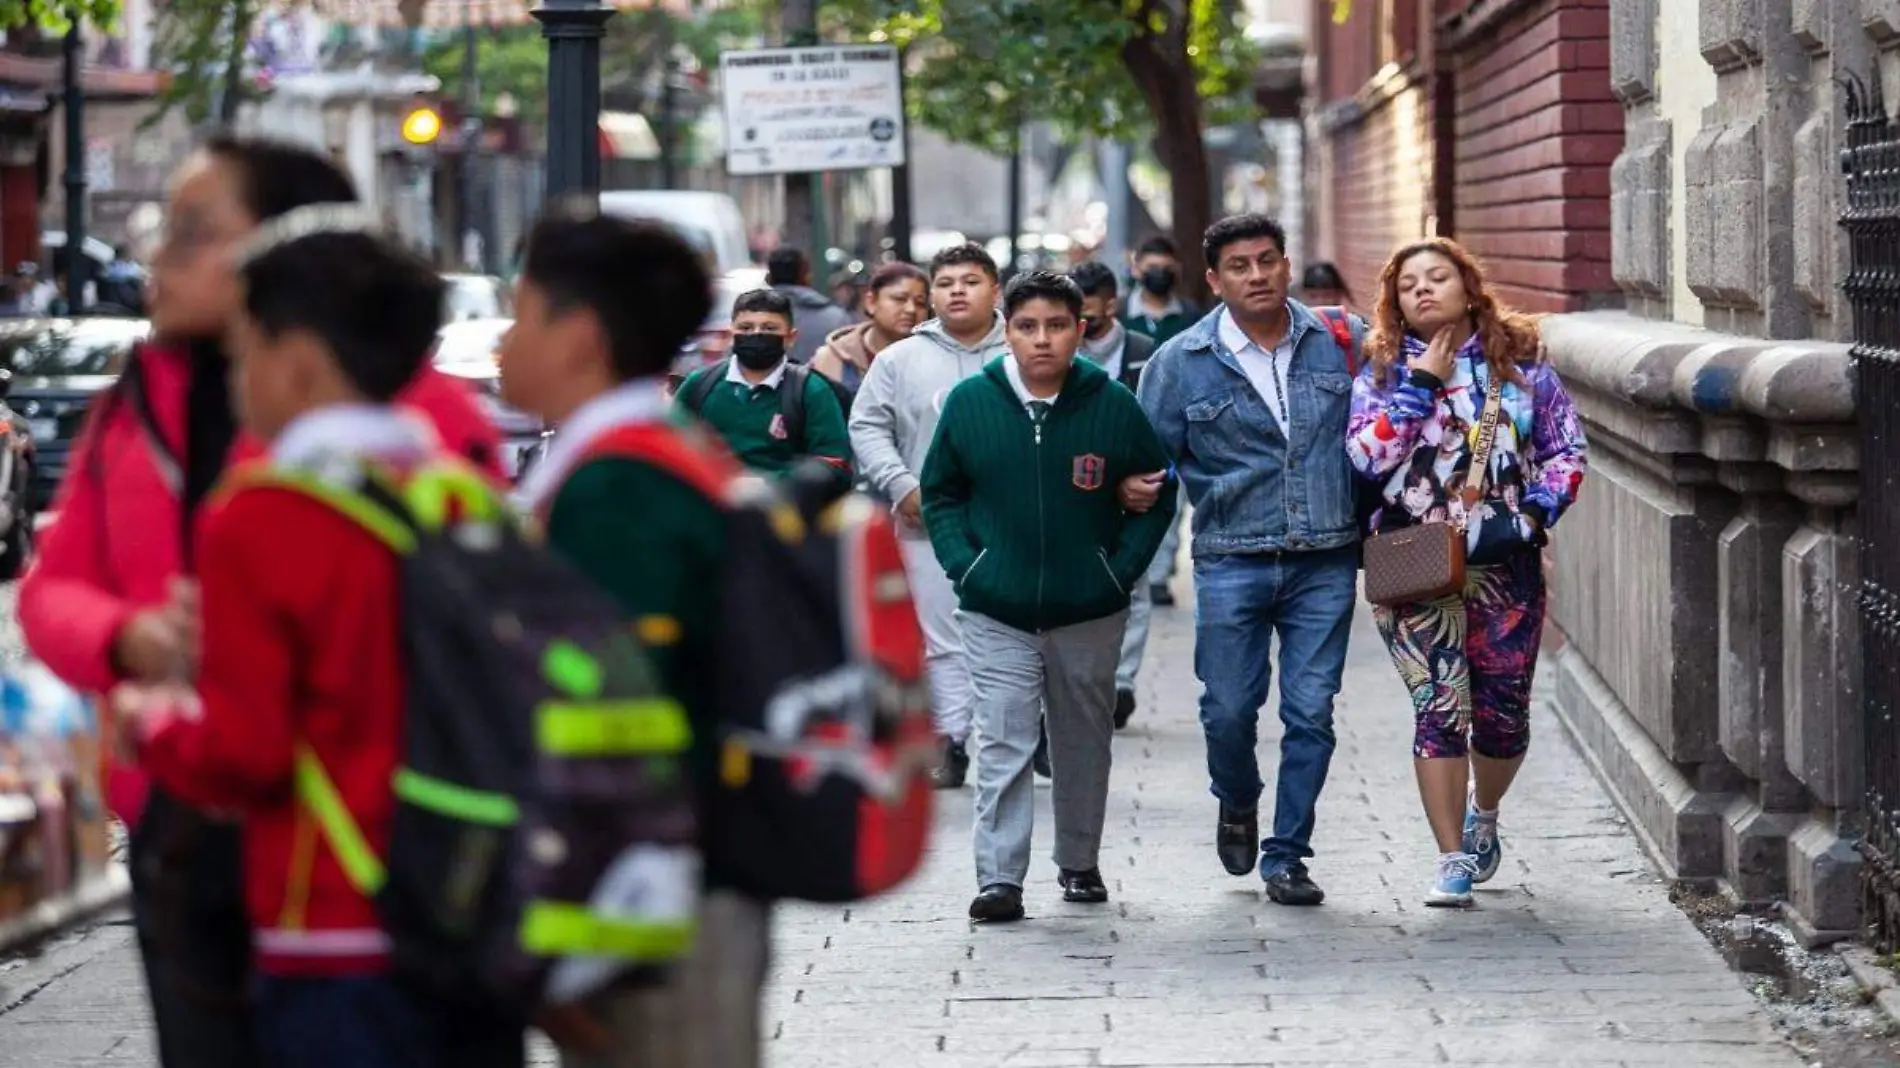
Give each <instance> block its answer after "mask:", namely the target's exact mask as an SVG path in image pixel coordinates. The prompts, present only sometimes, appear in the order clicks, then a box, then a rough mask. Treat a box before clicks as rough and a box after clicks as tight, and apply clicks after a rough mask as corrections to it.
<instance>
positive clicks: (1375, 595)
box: [1365, 374, 1504, 608]
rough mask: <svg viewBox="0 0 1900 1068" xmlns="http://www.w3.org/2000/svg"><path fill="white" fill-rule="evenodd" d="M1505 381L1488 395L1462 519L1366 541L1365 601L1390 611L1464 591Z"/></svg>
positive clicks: (1493, 380) (1496, 383)
mask: <svg viewBox="0 0 1900 1068" xmlns="http://www.w3.org/2000/svg"><path fill="white" fill-rule="evenodd" d="M1503 388H1504V386H1503V382H1502V380H1501V379H1499V377H1498V376H1497V375H1495V374H1494V375H1492V377H1491V385H1490V388H1488V389H1486V390H1485V394H1484V416H1483V419H1482V420H1481V422H1480V423H1479V428H1478V448H1477V450H1476V451H1474V452H1473V453H1472V454H1471V470H1472V471H1475V472H1477V479H1476V481H1475V482H1473V481H1472V479H1471V477H1470V476H1467V477H1466V479H1465V488H1464V491H1463V493H1462V494H1461V497H1462V498H1463V500H1464V515H1463V516H1461V517H1460V518H1459V519H1458V521H1457V522H1455V523H1449V522H1437V523H1421V524H1419V525H1418V526H1415V527H1406V528H1405V529H1403V530H1395V531H1393V532H1392V533H1390V534H1379V535H1375V536H1374V537H1371V538H1368V539H1366V545H1365V559H1366V600H1368V601H1371V602H1372V603H1373V604H1376V605H1381V606H1383V607H1387V608H1392V607H1397V606H1399V605H1406V604H1418V603H1419V602H1421V601H1436V600H1438V599H1440V598H1443V597H1453V596H1457V595H1459V594H1462V593H1463V592H1464V589H1465V521H1466V518H1467V517H1469V516H1470V515H1471V510H1472V509H1473V508H1476V507H1477V506H1478V502H1479V500H1481V499H1482V498H1483V497H1484V483H1485V478H1486V476H1488V475H1489V474H1490V469H1491V446H1492V443H1493V442H1495V441H1496V440H1497V436H1498V413H1499V410H1500V409H1502V408H1503V404H1502V402H1501V394H1502V392H1503Z"/></svg>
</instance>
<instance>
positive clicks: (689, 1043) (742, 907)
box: [561, 890, 771, 1068]
mask: <svg viewBox="0 0 1900 1068" xmlns="http://www.w3.org/2000/svg"><path fill="white" fill-rule="evenodd" d="M770 916H771V907H770V906H769V905H765V904H762V903H760V902H758V901H755V900H753V899H752V898H750V897H747V896H745V895H743V894H735V893H733V892H731V891H729V890H714V891H712V892H710V893H708V894H707V895H706V899H705V901H704V902H703V903H701V905H700V912H699V941H698V944H697V945H696V946H695V947H694V949H693V955H692V956H691V957H689V958H687V960H686V961H685V962H683V963H682V964H680V965H679V966H678V968H677V970H676V971H674V973H673V974H672V975H671V976H670V977H669V978H668V981H667V982H666V983H665V984H663V985H660V986H655V987H642V988H633V989H625V990H612V991H609V992H608V993H606V994H603V995H601V996H600V997H598V998H596V999H595V1000H594V1003H593V1008H594V1011H595V1013H596V1015H597V1016H598V1017H599V1018H600V1020H601V1021H602V1023H604V1024H605V1025H606V1028H607V1031H608V1033H609V1034H610V1035H611V1036H612V1040H613V1041H612V1052H610V1053H608V1054H606V1055H604V1056H590V1055H587V1054H577V1053H569V1052H567V1051H562V1054H561V1064H562V1066H563V1068H758V1066H759V1065H760V1064H761V1063H762V1062H763V1056H764V1054H763V1050H764V1046H763V1041H764V1035H763V1033H762V1030H761V1027H760V1023H759V1014H760V1011H761V1010H760V1007H759V992H760V990H761V989H762V988H763V987H764V985H765V970H766V964H767V961H768V958H769V956H770V953H771V932H770V930H769V923H768V921H769V919H770Z"/></svg>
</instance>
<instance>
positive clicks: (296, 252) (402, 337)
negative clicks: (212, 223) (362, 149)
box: [238, 230, 443, 403]
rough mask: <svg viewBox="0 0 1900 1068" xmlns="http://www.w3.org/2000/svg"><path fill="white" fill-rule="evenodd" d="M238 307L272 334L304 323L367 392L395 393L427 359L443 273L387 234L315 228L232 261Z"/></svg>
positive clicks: (376, 396)
mask: <svg viewBox="0 0 1900 1068" xmlns="http://www.w3.org/2000/svg"><path fill="white" fill-rule="evenodd" d="M238 274H239V276H240V277H241V278H242V279H243V281H244V310H245V311H246V312H247V313H248V314H249V315H250V317H251V318H252V319H254V320H256V322H257V325H258V326H259V328H261V329H262V330H263V332H264V334H265V335H266V336H268V337H278V336H280V335H282V334H283V333H285V332H286V331H290V330H307V331H309V332H310V333H312V334H315V335H316V336H317V337H318V338H320V339H322V341H323V343H324V345H325V346H327V347H328V348H329V349H330V352H331V353H332V355H333V356H334V358H335V360H336V364H337V367H338V369H339V370H341V371H342V372H343V374H344V377H346V378H348V379H349V380H350V384H351V385H353V386H355V387H356V389H357V390H358V391H359V392H361V393H362V394H363V395H364V396H365V397H368V398H369V399H370V400H373V401H376V402H378V403H384V402H387V401H389V400H392V399H393V398H394V397H395V396H396V394H398V393H400V392H402V389H403V387H405V386H407V385H408V384H409V382H410V381H411V380H412V379H414V378H415V377H416V372H417V371H419V370H421V369H422V365H423V363H424V362H425V361H426V360H427V359H428V358H429V349H430V347H431V346H432V345H433V344H434V342H435V333H436V330H437V329H438V328H439V327H440V326H441V324H442V290H443V282H442V279H441V276H439V275H438V274H436V272H435V269H434V268H433V267H431V266H429V264H428V263H427V262H426V261H424V260H423V259H422V258H421V257H420V256H417V255H416V254H415V253H412V252H410V251H408V250H407V249H404V248H402V247H401V246H399V245H397V244H396V243H395V242H393V241H391V240H389V239H388V238H386V237H381V236H378V235H375V234H369V233H364V232H362V231H356V230H345V231H321V232H318V233H315V234H311V235H310V236H308V237H302V238H297V239H295V240H291V241H286V242H284V243H283V244H281V245H277V246H275V247H273V248H271V249H269V250H267V251H265V252H264V253H262V254H261V255H258V256H256V257H254V258H252V259H251V260H249V261H247V262H245V263H244V264H243V265H242V266H240V267H239V268H238Z"/></svg>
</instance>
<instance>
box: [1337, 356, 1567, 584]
mask: <svg viewBox="0 0 1900 1068" xmlns="http://www.w3.org/2000/svg"><path fill="white" fill-rule="evenodd" d="M1424 354H1425V344H1424V343H1423V342H1421V341H1419V340H1418V339H1416V338H1412V337H1407V338H1406V339H1405V347H1404V352H1403V354H1402V355H1401V357H1400V359H1399V360H1397V361H1395V362H1394V365H1393V367H1392V369H1391V371H1390V373H1389V375H1388V376H1387V378H1386V380H1385V381H1384V382H1380V381H1379V380H1378V379H1377V378H1376V377H1375V376H1376V375H1377V372H1376V371H1375V369H1374V368H1373V366H1372V365H1371V364H1370V363H1368V364H1367V365H1366V366H1365V368H1364V369H1362V370H1361V371H1360V374H1359V378H1358V380H1357V381H1356V382H1354V383H1353V394H1352V416H1351V418H1350V419H1349V420H1348V422H1347V425H1346V453H1347V455H1348V457H1349V458H1350V459H1351V461H1352V465H1353V468H1354V469H1355V470H1356V471H1358V473H1359V475H1360V477H1362V478H1366V479H1369V480H1372V481H1374V482H1377V483H1379V484H1380V485H1381V487H1382V489H1383V498H1384V506H1383V507H1382V508H1381V509H1380V510H1379V512H1378V513H1377V514H1376V515H1375V516H1374V517H1373V523H1372V526H1373V530H1375V531H1377V532H1381V533H1384V532H1387V531H1392V530H1398V529H1400V528H1403V527H1408V526H1414V525H1417V524H1420V523H1427V522H1437V521H1444V520H1450V521H1453V522H1458V521H1460V520H1462V521H1463V522H1464V523H1465V525H1466V526H1465V538H1466V541H1465V550H1466V551H1465V558H1466V561H1467V562H1468V563H1471V564H1474V565H1479V566H1482V565H1485V564H1495V563H1499V562H1502V561H1504V560H1507V559H1509V558H1510V557H1511V556H1512V555H1513V554H1514V553H1515V552H1517V551H1521V550H1522V549H1523V548H1524V547H1526V546H1535V545H1541V544H1543V541H1544V534H1543V532H1544V531H1546V530H1548V529H1549V528H1550V527H1551V526H1553V525H1555V524H1556V522H1557V520H1558V519H1559V518H1560V517H1561V516H1562V515H1563V513H1564V511H1565V509H1567V508H1569V507H1570V505H1571V504H1572V503H1573V502H1574V501H1575V500H1576V499H1577V491H1578V489H1579V488H1580V487H1581V486H1582V484H1583V474H1584V469H1585V467H1586V465H1587V456H1586V454H1587V450H1588V446H1587V444H1586V442H1585V441H1584V436H1583V425H1582V423H1581V421H1580V420H1579V419H1578V417H1577V408H1576V405H1575V404H1574V403H1573V402H1572V401H1571V399H1570V394H1569V393H1568V392H1566V391H1565V390H1564V386H1563V382H1562V381H1561V380H1559V379H1558V377H1557V372H1556V370H1555V369H1554V368H1552V367H1551V366H1550V365H1549V364H1548V363H1543V362H1539V363H1536V364H1527V365H1524V366H1523V367H1522V368H1521V371H1522V376H1523V379H1524V384H1522V385H1520V384H1518V383H1516V382H1505V383H1504V388H1503V390H1502V394H1501V402H1502V404H1503V412H1502V413H1501V415H1500V417H1499V419H1498V429H1497V437H1496V440H1495V441H1494V442H1493V444H1492V447H1491V460H1490V463H1489V465H1488V467H1489V472H1488V477H1487V478H1486V480H1485V486H1484V495H1483V497H1482V498H1481V499H1480V503H1479V504H1478V506H1477V507H1476V509H1475V510H1474V512H1473V514H1471V515H1468V516H1467V515H1465V514H1464V503H1463V500H1462V494H1463V492H1464V488H1465V484H1466V481H1467V479H1468V478H1469V477H1470V472H1471V459H1472V453H1473V450H1474V449H1475V447H1476V445H1477V442H1478V434H1479V424H1480V422H1481V418H1480V417H1481V416H1482V414H1483V411H1484V396H1485V391H1486V390H1487V389H1488V388H1489V386H1490V377H1491V376H1490V365H1489V364H1487V363H1486V362H1485V359H1484V351H1483V349H1482V348H1481V347H1480V343H1479V339H1478V337H1477V336H1476V335H1474V336H1473V337H1472V338H1471V339H1470V340H1468V341H1466V342H1465V344H1464V346H1463V347H1462V348H1460V349H1459V350H1458V355H1457V358H1456V359H1455V360H1454V361H1453V368H1454V369H1453V371H1452V375H1451V380H1450V381H1449V382H1445V383H1443V384H1442V385H1440V384H1438V383H1436V381H1435V380H1433V379H1431V378H1430V377H1429V376H1427V379H1426V381H1424V382H1420V381H1416V380H1415V379H1414V376H1413V373H1412V370H1411V364H1412V362H1413V361H1415V360H1417V359H1419V358H1421V357H1422V356H1423V355H1424ZM1533 520H1534V521H1535V522H1533Z"/></svg>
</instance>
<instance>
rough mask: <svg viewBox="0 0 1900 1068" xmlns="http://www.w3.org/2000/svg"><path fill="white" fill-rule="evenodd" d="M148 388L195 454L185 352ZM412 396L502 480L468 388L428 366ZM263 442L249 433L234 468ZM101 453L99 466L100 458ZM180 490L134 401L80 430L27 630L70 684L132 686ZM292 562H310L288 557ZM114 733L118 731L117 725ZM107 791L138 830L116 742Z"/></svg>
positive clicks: (173, 564) (164, 359) (172, 558)
mask: <svg viewBox="0 0 1900 1068" xmlns="http://www.w3.org/2000/svg"><path fill="white" fill-rule="evenodd" d="M133 359H136V360H140V361H142V367H141V370H142V371H143V373H144V376H145V392H146V396H147V397H148V398H149V400H150V404H151V411H152V419H153V421H154V422H155V423H156V424H157V426H158V429H159V431H160V433H161V434H162V436H163V437H164V438H165V441H166V444H167V445H168V446H169V448H170V450H171V452H172V454H173V455H175V456H182V455H183V454H184V451H185V396H186V393H187V390H188V387H189V384H190V383H189V378H190V369H189V365H188V363H187V362H186V358H185V354H184V353H183V352H182V351H180V350H175V349H169V348H166V347H164V346H161V345H156V344H154V345H146V346H142V347H141V348H140V349H139V350H138V352H136V353H135V354H134V355H133ZM402 400H403V401H404V402H405V403H407V404H409V405H411V406H413V407H414V408H415V409H417V410H418V411H421V412H422V413H424V414H426V415H427V416H428V417H429V419H430V420H431V421H432V422H433V423H434V424H435V428H436V432H437V434H438V435H439V436H440V437H441V439H442V443H443V446H444V447H445V448H447V449H450V450H452V451H455V452H458V453H461V454H462V455H464V456H469V457H471V458H473V459H475V460H476V461H477V462H479V463H481V464H482V466H484V467H486V468H489V469H490V470H493V471H494V472H495V473H496V475H497V477H499V476H500V468H499V463H500V458H499V450H500V436H499V435H498V434H497V432H496V431H495V428H494V426H493V424H492V423H490V422H489V420H488V418H487V416H486V415H485V414H484V413H483V412H482V409H481V407H480V406H479V404H478V402H477V401H476V399H475V397H474V396H473V395H472V394H471V393H470V391H469V390H468V388H467V387H466V386H465V385H463V384H462V383H461V382H459V381H458V380H455V379H452V378H450V377H449V376H447V375H444V374H441V373H439V372H437V371H435V370H433V369H429V370H425V371H424V372H423V373H422V374H421V375H420V376H419V377H418V378H417V379H416V381H415V382H414V383H413V384H412V385H411V386H410V388H409V390H408V392H407V393H405V394H404V396H403V397H402ZM259 451H260V450H259V447H258V445H257V443H256V442H254V441H252V440H250V439H249V438H248V437H240V438H239V440H238V443H237V445H236V446H235V447H234V448H233V450H232V453H233V455H232V459H233V461H234V462H236V461H238V460H241V459H244V458H247V457H251V456H255V455H257V453H258V452H259ZM95 452H97V453H98V460H97V461H95V460H94V459H93V454H94V453H95ZM180 508H181V503H180V500H179V489H178V487H177V486H175V485H173V484H171V483H170V482H168V481H167V477H166V474H165V468H164V466H163V465H162V464H161V463H160V462H159V455H158V453H157V452H156V451H155V447H154V445H153V444H152V443H151V442H149V441H148V440H146V437H145V432H144V430H143V429H142V428H141V427H140V425H139V421H138V418H137V416H136V415H134V414H133V412H132V410H131V406H130V405H125V404H114V405H112V406H111V407H110V408H109V409H108V410H107V411H106V414H105V416H104V417H103V419H95V420H91V421H90V422H89V424H88V425H87V427H86V429H85V431H84V432H82V433H81V434H80V437H79V440H78V442H77V443H76V444H75V447H74V449H73V454H72V462H71V465H70V466H69V467H68V468H67V475H66V478H65V480H64V482H63V483H62V484H61V486H60V489H59V495H58V496H57V498H55V500H54V504H53V509H54V511H55V512H56V513H57V520H56V521H55V522H54V523H53V525H52V526H51V527H50V528H48V529H47V530H45V531H43V532H42V533H41V535H40V540H39V545H38V550H37V556H36V557H35V559H34V561H33V563H32V566H31V567H30V568H29V569H28V571H27V574H26V577H25V579H24V580H22V582H21V585H20V598H19V613H20V625H21V628H22V629H23V630H24V631H25V635H26V643H27V646H28V648H30V649H31V650H32V652H33V654H34V655H35V656H37V657H39V658H40V659H41V660H42V661H44V662H45V663H46V665H47V667H49V668H50V669H52V671H53V673H54V674H56V675H58V676H59V677H60V678H62V679H65V680H66V682H67V683H69V684H70V685H72V686H74V687H76V688H78V689H80V690H85V691H88V692H92V693H105V692H106V691H108V690H110V689H111V688H112V686H113V684H115V683H117V682H119V681H120V679H119V677H118V674H117V672H115V671H114V670H113V668H112V644H113V641H114V640H115V638H116V637H117V635H118V633H119V628H121V627H122V626H124V625H125V622H126V620H127V619H128V618H129V617H130V616H131V615H132V614H133V613H134V612H137V611H138V610H140V609H143V608H148V607H150V606H152V605H156V604H160V603H162V602H163V601H164V600H165V598H166V595H167V589H166V585H167V583H169V582H170V581H171V579H172V578H173V577H174V576H176V575H178V574H179V573H180V571H181V569H182V567H183V563H182V558H183V554H182V552H181V549H182V545H181V541H182V538H181V536H180V533H179V527H180V523H181V522H182V520H181V518H180V514H179V510H180ZM283 560H284V562H285V564H286V565H287V566H301V564H302V563H304V562H305V561H300V560H298V559H297V558H296V557H294V556H288V555H286V556H285V557H283ZM105 727H106V729H107V733H108V734H110V731H111V729H112V724H110V723H107V724H105ZM101 750H102V752H104V753H105V754H107V755H106V757H105V759H106V761H107V766H106V770H105V775H106V780H105V781H106V794H107V802H108V804H109V805H110V806H111V808H112V811H113V812H115V813H117V814H118V816H119V818H120V819H122V820H125V821H126V823H127V824H135V823H136V822H137V821H138V817H139V814H140V812H141V811H142V810H143V809H144V805H145V780H144V776H143V775H141V774H140V773H139V771H138V769H136V768H133V767H129V766H125V765H115V764H114V763H113V762H112V757H111V755H110V754H111V753H112V751H113V746H112V745H111V744H110V739H109V738H108V739H107V744H105V745H102V746H101Z"/></svg>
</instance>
